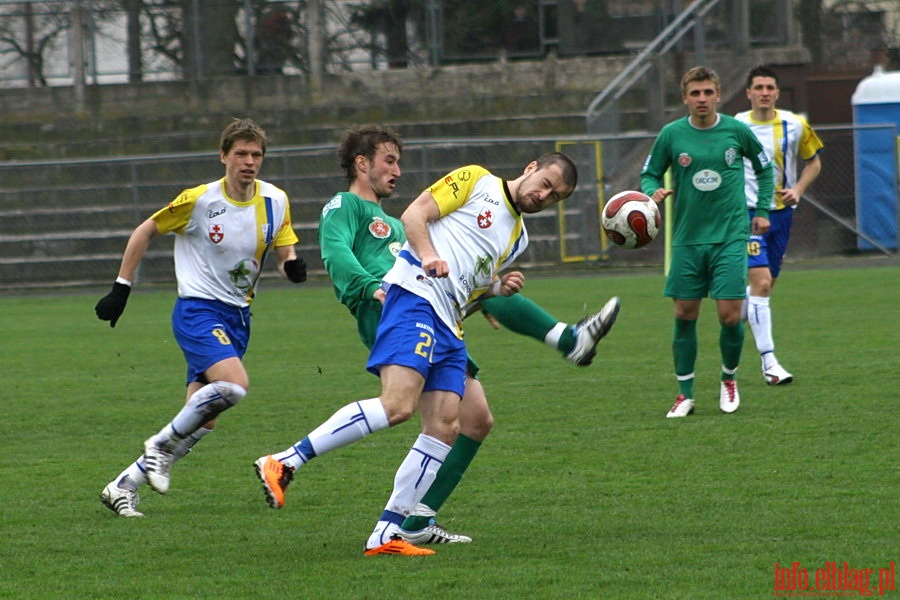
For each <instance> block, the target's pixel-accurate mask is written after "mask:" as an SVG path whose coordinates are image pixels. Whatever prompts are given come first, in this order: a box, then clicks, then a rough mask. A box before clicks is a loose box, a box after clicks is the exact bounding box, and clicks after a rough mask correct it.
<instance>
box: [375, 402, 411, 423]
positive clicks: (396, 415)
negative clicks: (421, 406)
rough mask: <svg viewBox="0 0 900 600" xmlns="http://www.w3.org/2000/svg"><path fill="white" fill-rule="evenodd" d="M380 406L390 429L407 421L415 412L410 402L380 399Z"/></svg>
mask: <svg viewBox="0 0 900 600" xmlns="http://www.w3.org/2000/svg"><path fill="white" fill-rule="evenodd" d="M381 404H382V406H384V412H385V414H386V415H387V418H388V423H389V424H390V426H391V427H393V426H394V425H398V424H400V423H404V422H406V421H408V420H409V419H410V417H412V416H413V414H414V413H415V412H416V406H415V403H412V402H405V401H387V400H386V399H384V398H382V399H381Z"/></svg>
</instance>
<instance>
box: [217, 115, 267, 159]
mask: <svg viewBox="0 0 900 600" xmlns="http://www.w3.org/2000/svg"><path fill="white" fill-rule="evenodd" d="M238 140H241V141H244V142H256V143H258V144H259V147H260V148H261V149H262V151H263V154H265V153H266V143H267V142H268V139H267V138H266V132H265V131H264V130H263V128H262V127H260V126H259V125H257V124H256V123H255V122H254V121H253V119H238V118H236V117H235V118H234V119H233V120H232V121H231V123H229V124H228V126H227V127H225V129H224V130H223V131H222V136H221V137H220V138H219V150H221V151H222V154H228V153H229V152H230V151H231V147H232V146H234V143H235V142H236V141H238Z"/></svg>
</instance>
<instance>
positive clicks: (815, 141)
mask: <svg viewBox="0 0 900 600" xmlns="http://www.w3.org/2000/svg"><path fill="white" fill-rule="evenodd" d="M801 122H802V123H803V133H802V134H801V135H800V147H799V148H798V149H797V153H798V154H799V155H800V158H802V159H803V160H812V159H813V158H815V156H816V154H818V153H819V151H820V150H821V149H822V148H824V147H825V144H824V143H822V140H821V139H820V138H819V135H818V134H817V133H816V131H815V130H814V129H813V128H812V127H810V126H809V123H807V122H806V119H802V121H801Z"/></svg>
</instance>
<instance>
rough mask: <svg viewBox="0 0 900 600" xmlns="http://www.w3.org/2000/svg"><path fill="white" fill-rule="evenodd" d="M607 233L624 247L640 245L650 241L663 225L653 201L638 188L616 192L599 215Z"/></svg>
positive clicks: (611, 239) (615, 242) (613, 240)
mask: <svg viewBox="0 0 900 600" xmlns="http://www.w3.org/2000/svg"><path fill="white" fill-rule="evenodd" d="M600 225H601V226H602V227H603V231H605V232H606V237H608V238H609V239H610V241H612V243H614V244H616V245H617V246H622V247H623V248H640V247H641V246H646V245H647V244H649V243H650V242H652V241H653V238H655V237H656V234H657V233H659V227H660V225H662V217H661V216H660V214H659V208H658V207H657V206H656V202H654V201H653V200H651V199H650V197H649V196H647V195H645V194H642V193H641V192H634V191H625V192H619V193H618V194H616V195H615V196H613V197H612V198H610V199H609V201H608V202H607V203H606V206H604V207H603V213H602V214H601V215H600Z"/></svg>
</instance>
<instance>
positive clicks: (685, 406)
mask: <svg viewBox="0 0 900 600" xmlns="http://www.w3.org/2000/svg"><path fill="white" fill-rule="evenodd" d="M693 413H694V401H693V400H692V399H691V398H685V397H684V394H678V397H677V398H675V404H673V405H672V408H670V409H669V412H667V413H666V418H667V419H676V418H678V417H686V416H688V415H690V414H693Z"/></svg>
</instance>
